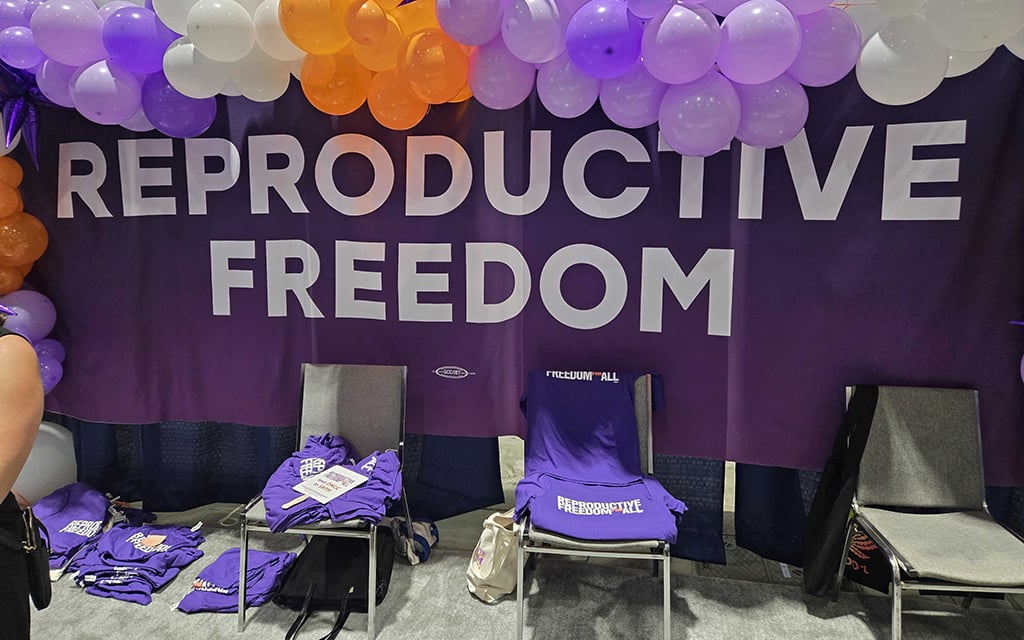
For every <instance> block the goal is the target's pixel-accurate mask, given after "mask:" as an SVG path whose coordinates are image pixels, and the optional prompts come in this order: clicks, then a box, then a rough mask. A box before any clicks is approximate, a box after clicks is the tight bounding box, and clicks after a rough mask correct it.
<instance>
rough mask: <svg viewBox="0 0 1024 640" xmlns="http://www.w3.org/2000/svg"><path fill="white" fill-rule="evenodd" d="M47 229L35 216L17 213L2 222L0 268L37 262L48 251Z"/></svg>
mask: <svg viewBox="0 0 1024 640" xmlns="http://www.w3.org/2000/svg"><path fill="white" fill-rule="evenodd" d="M48 242H49V236H48V235H47V233H46V227H44V226H43V223H42V222H39V220H38V219H36V218H35V217H34V216H30V215H29V214H27V213H24V212H18V213H15V214H14V215H12V216H7V217H6V218H3V219H2V220H0V266H3V267H16V266H18V265H19V264H25V263H26V262H35V261H36V260H38V259H39V256H41V255H43V252H44V251H46V245H47V243H48Z"/></svg>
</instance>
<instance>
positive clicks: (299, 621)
mask: <svg viewBox="0 0 1024 640" xmlns="http://www.w3.org/2000/svg"><path fill="white" fill-rule="evenodd" d="M315 589H316V583H315V582H314V583H313V584H311V585H309V589H308V590H307V591H306V599H305V600H304V601H303V603H302V611H300V612H299V615H298V616H296V618H295V622H293V623H292V626H291V627H289V628H288V632H287V633H286V634H285V635H284V640H294V638H295V636H296V635H298V633H299V630H300V629H302V625H304V624H306V621H307V620H309V618H310V616H311V615H313V612H312V611H311V610H310V608H309V604H310V602H311V601H312V600H313V591H314V590H315ZM354 590H355V587H350V588H349V590H348V591H347V592H346V593H345V595H344V596H342V598H341V604H340V605H339V606H338V617H337V618H336V619H335V620H334V626H333V627H331V630H330V631H329V632H328V633H327V634H326V635H324V636H322V637H321V638H320V639H319V640H335V638H337V637H338V634H339V633H341V630H342V629H343V628H344V627H345V623H346V622H347V621H348V616H349V614H350V613H352V612H351V611H349V608H348V601H349V596H351V595H352V591H354Z"/></svg>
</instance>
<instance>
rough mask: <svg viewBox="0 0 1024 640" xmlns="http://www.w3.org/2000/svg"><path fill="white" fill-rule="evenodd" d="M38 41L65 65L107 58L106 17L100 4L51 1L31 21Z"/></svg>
mask: <svg viewBox="0 0 1024 640" xmlns="http://www.w3.org/2000/svg"><path fill="white" fill-rule="evenodd" d="M29 26H31V27H32V34H33V35H34V36H35V39H36V44H37V45H39V48H40V49H42V51H43V53H45V54H46V55H48V56H50V57H51V58H53V59H54V60H56V61H57V62H60V63H61V64H67V65H71V66H75V67H77V66H81V65H83V64H89V63H91V62H96V61H97V60H102V59H103V58H105V57H107V51H106V49H104V48H103V18H101V17H100V14H99V11H97V10H96V5H94V4H91V3H89V4H86V3H84V2H79V1H78V0H49V1H48V2H46V3H44V4H43V5H42V6H40V7H39V8H38V9H36V10H35V12H34V13H33V14H32V20H31V21H30V22H29Z"/></svg>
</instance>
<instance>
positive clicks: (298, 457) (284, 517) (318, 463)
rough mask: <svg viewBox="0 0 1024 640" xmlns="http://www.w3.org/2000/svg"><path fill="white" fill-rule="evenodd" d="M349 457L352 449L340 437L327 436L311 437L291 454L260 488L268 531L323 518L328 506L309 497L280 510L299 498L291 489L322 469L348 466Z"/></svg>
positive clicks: (351, 454) (277, 530)
mask: <svg viewBox="0 0 1024 640" xmlns="http://www.w3.org/2000/svg"><path fill="white" fill-rule="evenodd" d="M352 456H353V451H352V446H351V445H350V444H349V442H348V441H347V440H345V439H344V438H342V437H341V436H336V435H333V434H329V433H328V434H324V435H321V436H310V437H309V438H308V439H307V440H306V445H305V446H304V447H303V448H302V450H300V451H296V452H295V453H293V454H292V455H291V457H289V458H288V459H287V460H285V461H284V462H282V463H281V466H279V467H278V468H277V470H276V471H274V473H273V474H271V476H270V479H269V480H267V486H265V487H264V488H263V504H264V506H265V507H266V509H267V525H269V527H270V530H271V531H274V532H280V531H284V530H285V529H287V528H288V527H294V526H297V525H302V524H311V523H314V522H319V521H321V520H323V519H324V518H326V517H327V507H326V506H325V505H322V504H320V503H319V502H317V501H316V500H313V499H312V498H307V499H306V500H303V501H302V502H300V503H299V504H297V505H293V506H291V507H289V508H288V509H284V508H282V507H283V505H285V504H288V503H289V502H291V501H292V500H294V499H295V498H297V497H299V496H300V495H301V494H299V493H298V492H297V491H295V489H293V488H292V487H294V486H295V485H297V484H299V483H300V482H302V481H303V480H305V479H307V478H311V477H313V476H315V475H316V474H318V473H320V472H321V471H323V470H324V469H329V468H331V467H333V466H334V465H344V464H347V463H348V462H350V458H351V457H352Z"/></svg>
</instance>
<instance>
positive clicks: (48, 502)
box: [32, 482, 110, 569]
mask: <svg viewBox="0 0 1024 640" xmlns="http://www.w3.org/2000/svg"><path fill="white" fill-rule="evenodd" d="M109 507H110V500H109V499H107V497H106V496H104V495H103V494H102V493H100V492H99V491H97V490H95V489H93V488H92V487H90V486H89V485H87V484H85V483H84V482H76V483H74V484H69V485H66V486H64V487H61V488H60V489H57V490H56V491H54V492H53V493H51V494H50V495H48V496H46V497H45V498H43V499H41V500H40V501H39V502H37V503H36V504H35V505H33V507H32V511H33V513H35V516H36V518H37V519H38V520H39V521H40V522H42V523H43V525H44V526H45V527H46V530H47V532H48V533H49V535H48V540H47V541H48V542H49V543H50V568H51V569H63V568H64V567H65V566H67V564H68V562H70V561H71V559H72V558H74V557H75V554H77V553H78V552H79V551H80V550H81V549H82V548H83V547H84V546H86V545H87V544H90V543H92V542H95V541H96V540H98V539H99V537H100V535H102V533H103V524H104V523H105V522H106V519H107V515H108V513H107V509H108V508H109Z"/></svg>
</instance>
